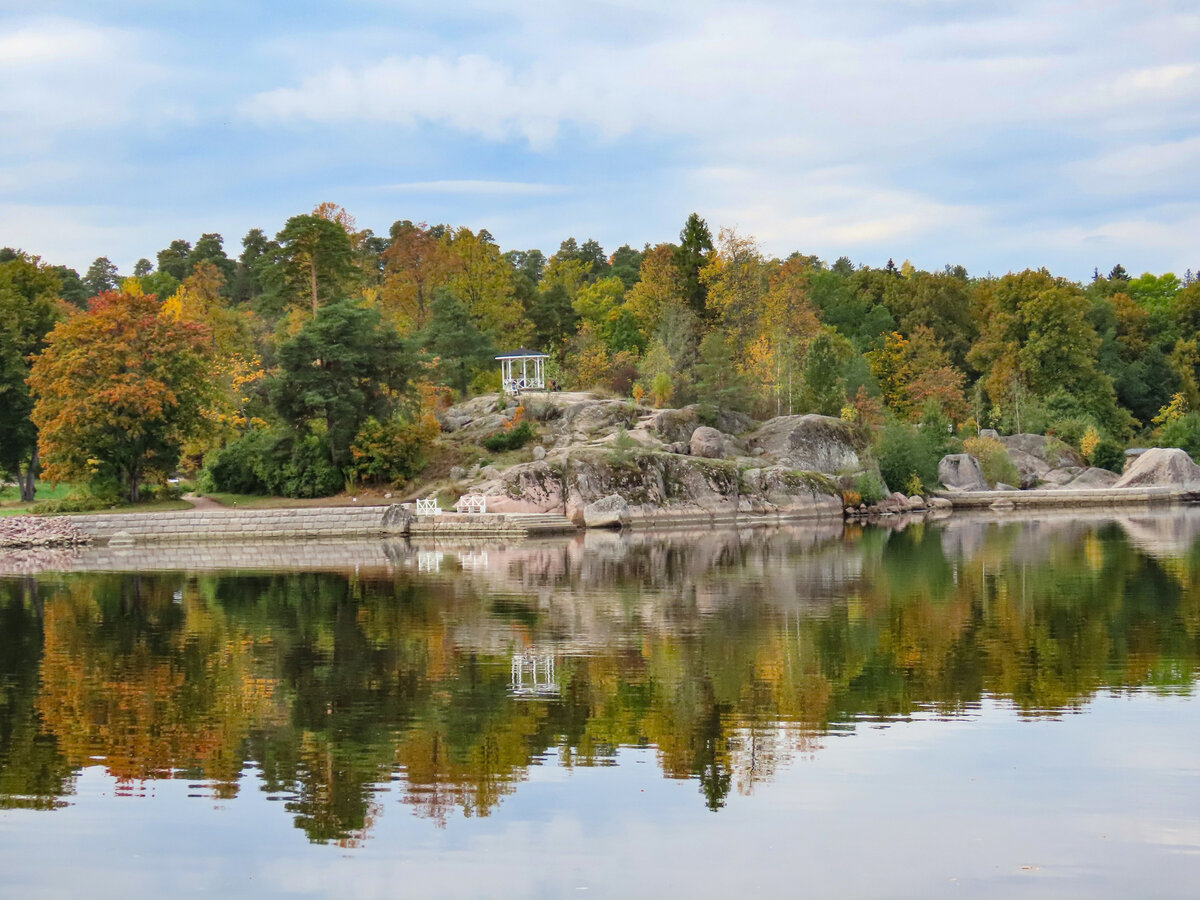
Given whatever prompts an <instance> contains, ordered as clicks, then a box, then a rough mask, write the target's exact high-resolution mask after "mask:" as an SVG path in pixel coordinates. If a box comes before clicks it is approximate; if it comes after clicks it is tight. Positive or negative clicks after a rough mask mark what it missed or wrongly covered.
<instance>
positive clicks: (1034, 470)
mask: <svg viewBox="0 0 1200 900" xmlns="http://www.w3.org/2000/svg"><path fill="white" fill-rule="evenodd" d="M1000 442H1001V443H1002V444H1004V449H1005V450H1007V451H1008V458H1009V459H1011V460H1012V461H1013V465H1015V466H1016V467H1017V471H1018V472H1020V473H1021V487H1023V488H1031V487H1036V486H1037V485H1038V484H1040V483H1041V482H1043V481H1048V480H1049V481H1050V482H1051V483H1052V484H1053V483H1056V481H1061V479H1057V480H1052V479H1048V478H1047V476H1048V475H1049V474H1050V473H1051V472H1053V471H1054V470H1055V469H1064V468H1070V469H1083V468H1085V467H1086V466H1087V462H1086V461H1085V460H1084V458H1083V456H1082V455H1080V453H1079V452H1078V451H1077V450H1075V448H1073V447H1070V446H1068V445H1067V444H1064V443H1063V442H1062V441H1060V440H1058V439H1057V438H1054V437H1048V436H1046V435H1042V434H1010V435H1009V436H1008V437H1002V438H1000Z"/></svg>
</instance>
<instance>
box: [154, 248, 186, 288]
mask: <svg viewBox="0 0 1200 900" xmlns="http://www.w3.org/2000/svg"><path fill="white" fill-rule="evenodd" d="M191 255H192V244H191V242H190V241H185V240H183V238H179V239H177V240H174V241H171V243H169V244H168V245H167V247H166V249H165V250H159V251H158V271H160V272H165V273H167V274H168V275H170V276H171V277H172V278H174V279H175V280H176V281H183V279H185V278H187V277H188V276H189V275H191V274H192V265H191V261H190V257H191Z"/></svg>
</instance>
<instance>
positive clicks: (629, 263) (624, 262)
mask: <svg viewBox="0 0 1200 900" xmlns="http://www.w3.org/2000/svg"><path fill="white" fill-rule="evenodd" d="M649 249H650V245H649V244H647V245H646V250H649ZM645 255H646V252H645V251H644V250H634V249H633V248H632V247H630V246H629V245H628V244H622V245H621V246H620V247H618V248H617V249H616V250H614V251H613V255H612V274H613V275H616V276H617V277H618V278H620V279H621V281H622V282H623V283H624V284H625V289H626V290H629V288H631V287H633V286H634V285H635V284H637V282H638V278H639V274H638V273H639V271H640V270H641V267H642V259H643V258H644V257H645Z"/></svg>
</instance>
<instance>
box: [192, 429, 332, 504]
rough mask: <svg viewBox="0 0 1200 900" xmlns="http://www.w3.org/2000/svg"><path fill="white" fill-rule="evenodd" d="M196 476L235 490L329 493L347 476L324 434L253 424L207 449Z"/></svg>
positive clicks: (294, 494) (290, 494) (219, 487)
mask: <svg viewBox="0 0 1200 900" xmlns="http://www.w3.org/2000/svg"><path fill="white" fill-rule="evenodd" d="M200 481H201V484H202V485H204V486H205V487H206V488H208V489H210V490H217V491H227V492H229V493H234V494H279V495H281V496H284V497H327V496H329V495H330V494H336V493H337V492H338V491H340V490H341V489H342V486H343V485H344V483H345V478H344V476H343V474H342V472H341V470H340V469H339V468H338V467H337V466H335V465H334V464H333V462H332V460H331V459H330V450H329V442H328V441H327V440H326V439H325V436H324V435H322V434H318V433H308V434H303V435H296V434H295V433H293V432H282V433H276V432H271V431H265V430H261V429H256V430H254V431H249V432H247V433H246V434H244V435H243V436H242V437H240V438H238V439H237V440H236V441H232V442H230V443H229V444H227V445H226V446H225V447H224V448H222V449H221V450H217V451H216V452H214V453H211V454H209V458H208V460H207V462H206V465H205V467H204V472H203V473H201V478H200Z"/></svg>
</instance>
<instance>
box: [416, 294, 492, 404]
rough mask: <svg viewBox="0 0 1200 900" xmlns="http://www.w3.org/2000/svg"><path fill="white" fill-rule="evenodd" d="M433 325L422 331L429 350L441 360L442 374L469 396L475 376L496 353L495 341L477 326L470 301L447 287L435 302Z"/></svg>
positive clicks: (439, 364)
mask: <svg viewBox="0 0 1200 900" xmlns="http://www.w3.org/2000/svg"><path fill="white" fill-rule="evenodd" d="M430 312H431V317H430V321H429V325H428V326H427V327H426V328H425V330H424V331H423V332H422V333H421V345H422V346H423V348H424V349H425V352H426V353H428V354H430V355H431V356H433V357H434V358H435V359H436V360H437V372H438V376H439V377H440V378H441V379H442V381H444V382H445V383H446V384H449V385H450V386H451V387H453V388H454V389H455V390H457V391H458V392H459V394H460V395H461V396H464V397H465V396H466V394H467V390H468V389H469V388H470V386H471V377H472V376H473V374H474V373H475V372H476V371H477V370H478V369H481V368H483V367H484V366H486V365H488V364H489V363H491V362H492V361H493V359H494V357H495V355H496V350H495V347H494V345H493V344H492V341H491V340H490V339H489V338H488V336H487V335H485V334H484V333H483V332H481V331H480V330H479V329H478V328H476V327H475V324H474V323H473V322H472V321H471V315H470V313H469V312H467V307H466V304H464V303H463V302H462V301H461V300H459V299H458V298H457V297H455V296H454V294H453V293H452V292H450V291H449V290H447V289H446V288H441V289H439V290H438V291H437V292H436V293H435V294H434V298H433V303H432V304H431V309H430Z"/></svg>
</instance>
